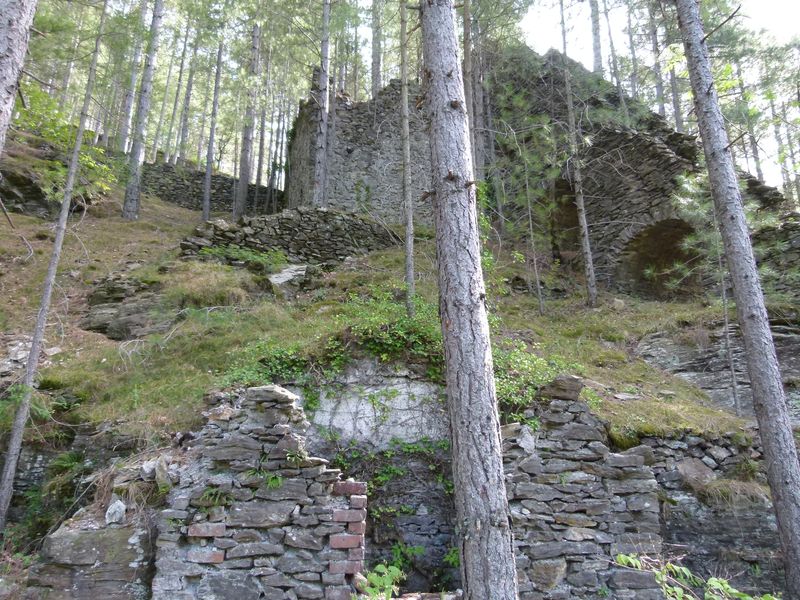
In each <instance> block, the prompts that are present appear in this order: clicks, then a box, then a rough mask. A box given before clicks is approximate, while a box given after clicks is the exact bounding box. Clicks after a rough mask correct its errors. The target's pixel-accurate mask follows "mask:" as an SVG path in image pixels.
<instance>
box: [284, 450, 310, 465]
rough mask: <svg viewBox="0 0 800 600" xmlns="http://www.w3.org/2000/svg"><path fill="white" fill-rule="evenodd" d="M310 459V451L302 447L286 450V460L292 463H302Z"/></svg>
mask: <svg viewBox="0 0 800 600" xmlns="http://www.w3.org/2000/svg"><path fill="white" fill-rule="evenodd" d="M307 460H308V452H306V451H305V450H303V449H302V448H301V449H299V450H289V451H288V452H286V462H288V463H289V464H291V465H300V464H302V463H303V462H305V461H307Z"/></svg>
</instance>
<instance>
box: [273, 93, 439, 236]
mask: <svg viewBox="0 0 800 600" xmlns="http://www.w3.org/2000/svg"><path fill="white" fill-rule="evenodd" d="M410 87H411V89H410V91H409V110H410V115H411V116H410V123H409V129H410V132H411V163H412V166H411V169H412V172H411V198H412V200H413V201H414V202H415V205H414V210H415V214H416V215H417V218H418V219H419V220H420V221H421V222H425V223H428V224H430V223H431V222H432V218H433V217H432V206H431V203H430V200H425V199H423V194H424V192H425V191H426V190H429V189H431V166H430V165H431V151H430V144H429V142H428V134H427V126H426V123H425V118H424V116H423V109H422V106H421V104H419V103H416V101H415V98H416V97H417V96H418V89H417V88H416V87H415V86H410ZM399 106H400V81H399V80H393V81H391V83H390V84H389V85H388V86H387V87H386V88H384V89H383V90H381V91H380V93H379V94H378V95H377V96H376V97H375V98H374V99H372V100H370V101H368V102H352V101H351V100H350V99H349V98H348V97H347V96H337V97H336V99H335V101H334V102H333V104H332V110H331V113H332V114H331V116H330V117H329V123H330V126H329V130H328V136H329V141H328V148H329V151H328V185H327V190H328V193H327V199H328V205H329V206H331V207H335V208H338V209H341V210H347V211H350V212H355V213H358V214H367V215H371V216H373V217H377V218H380V219H381V220H384V221H386V222H387V223H403V222H405V221H404V217H403V193H402V187H401V186H402V146H401V144H400V109H399ZM318 114H319V111H318V108H317V104H316V103H315V102H313V100H312V101H307V102H305V103H303V104H302V105H301V107H300V112H299V114H298V116H297V119H296V120H295V123H294V129H293V135H292V138H291V143H290V146H289V159H288V165H287V169H288V175H287V178H286V193H285V200H286V206H287V207H289V208H295V207H298V206H304V205H309V204H311V198H312V191H313V182H314V139H315V138H314V136H315V132H316V130H317V121H318Z"/></svg>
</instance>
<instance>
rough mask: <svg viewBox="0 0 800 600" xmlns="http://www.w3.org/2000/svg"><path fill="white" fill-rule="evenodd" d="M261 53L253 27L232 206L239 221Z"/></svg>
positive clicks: (246, 188)
mask: <svg viewBox="0 0 800 600" xmlns="http://www.w3.org/2000/svg"><path fill="white" fill-rule="evenodd" d="M260 52H261V28H260V27H259V26H258V25H257V24H256V25H253V33H252V36H251V39H250V61H249V63H250V64H249V68H248V69H247V72H248V73H249V75H250V77H249V81H248V84H247V106H246V107H245V111H244V127H243V129H242V154H241V156H240V158H239V185H238V187H237V189H236V201H235V202H234V204H233V219H234V220H238V219H240V218H241V217H242V216H243V215H244V213H245V211H246V210H247V195H248V192H249V191H250V160H251V156H252V154H253V130H254V129H255V123H256V79H257V76H258V63H259V60H258V55H259V53H260Z"/></svg>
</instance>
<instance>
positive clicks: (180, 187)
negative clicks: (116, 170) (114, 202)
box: [142, 163, 284, 214]
mask: <svg viewBox="0 0 800 600" xmlns="http://www.w3.org/2000/svg"><path fill="white" fill-rule="evenodd" d="M236 183H237V179H236V178H234V177H231V176H229V175H225V174H223V173H214V174H213V175H212V176H211V211H212V212H230V211H231V210H232V209H233V190H234V186H235V185H236ZM204 186H205V171H198V170H196V169H194V168H193V167H192V166H190V165H181V166H172V165H166V164H164V163H156V164H150V163H145V165H144V168H143V169H142V189H143V190H144V191H145V193H147V194H152V195H154V196H158V197H159V198H161V199H162V200H163V201H164V202H171V203H173V204H177V205H178V206H182V207H183V208H188V209H190V210H198V211H199V210H203V190H204ZM248 190H249V191H248V212H250V213H251V214H261V213H272V212H276V210H275V208H277V210H281V209H283V207H284V204H283V192H282V191H281V190H274V193H275V194H276V202H277V207H272V206H270V207H268V206H266V204H265V203H266V201H267V194H268V193H269V188H267V187H265V186H263V185H262V186H259V187H258V206H256V207H253V206H252V203H253V200H254V198H255V192H256V185H255V184H254V183H251V184H250V187H249V188H248Z"/></svg>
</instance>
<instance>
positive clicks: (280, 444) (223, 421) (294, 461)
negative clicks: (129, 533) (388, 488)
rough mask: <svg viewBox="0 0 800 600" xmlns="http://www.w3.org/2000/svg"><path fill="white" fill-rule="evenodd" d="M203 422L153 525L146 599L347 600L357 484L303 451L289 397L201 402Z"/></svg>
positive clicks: (358, 512) (360, 546)
mask: <svg viewBox="0 0 800 600" xmlns="http://www.w3.org/2000/svg"><path fill="white" fill-rule="evenodd" d="M207 400H208V402H209V403H210V404H211V405H212V407H211V409H210V410H209V411H208V412H207V413H206V415H207V416H208V419H209V421H208V424H207V425H206V427H205V428H204V429H203V431H202V433H201V434H200V435H199V436H198V438H197V439H196V440H194V443H195V445H194V448H192V450H190V452H192V453H196V456H194V457H192V460H190V461H187V467H186V468H185V470H184V471H183V472H182V474H181V481H180V484H179V485H178V486H177V487H176V488H175V489H173V491H172V492H171V493H170V496H169V501H168V506H169V508H167V509H166V510H163V511H161V514H160V522H159V525H158V529H159V537H158V541H157V544H158V551H157V555H156V576H155V578H154V580H153V586H152V590H153V596H152V598H153V600H189V599H190V598H191V599H195V598H207V599H213V598H219V599H222V598H236V599H237V600H249V599H251V598H252V599H253V600H256V599H259V598H261V599H264V598H266V599H274V600H279V599H280V600H296V599H306V598H308V599H314V598H320V599H321V598H324V599H326V600H349V599H350V597H351V594H352V593H353V591H354V590H353V588H352V586H351V580H352V576H353V574H354V573H356V572H359V571H362V570H364V563H363V553H364V530H365V521H366V514H367V511H366V496H365V492H366V484H364V483H359V482H353V481H346V482H342V481H339V479H340V475H341V472H340V471H339V470H336V469H330V468H329V467H328V464H327V461H326V460H323V459H321V458H315V457H310V456H308V454H307V453H306V450H305V438H304V437H303V435H302V434H303V432H304V431H305V430H306V428H307V427H308V422H307V421H306V420H305V414H304V413H303V411H302V409H301V408H300V407H299V406H298V404H297V401H298V398H297V396H295V395H294V394H292V393H291V392H289V391H287V390H285V389H283V388H280V387H277V386H266V387H260V388H251V389H248V390H247V391H246V392H245V393H244V394H243V395H241V396H236V395H231V394H223V393H216V394H212V395H210V396H209V397H208V398H207Z"/></svg>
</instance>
